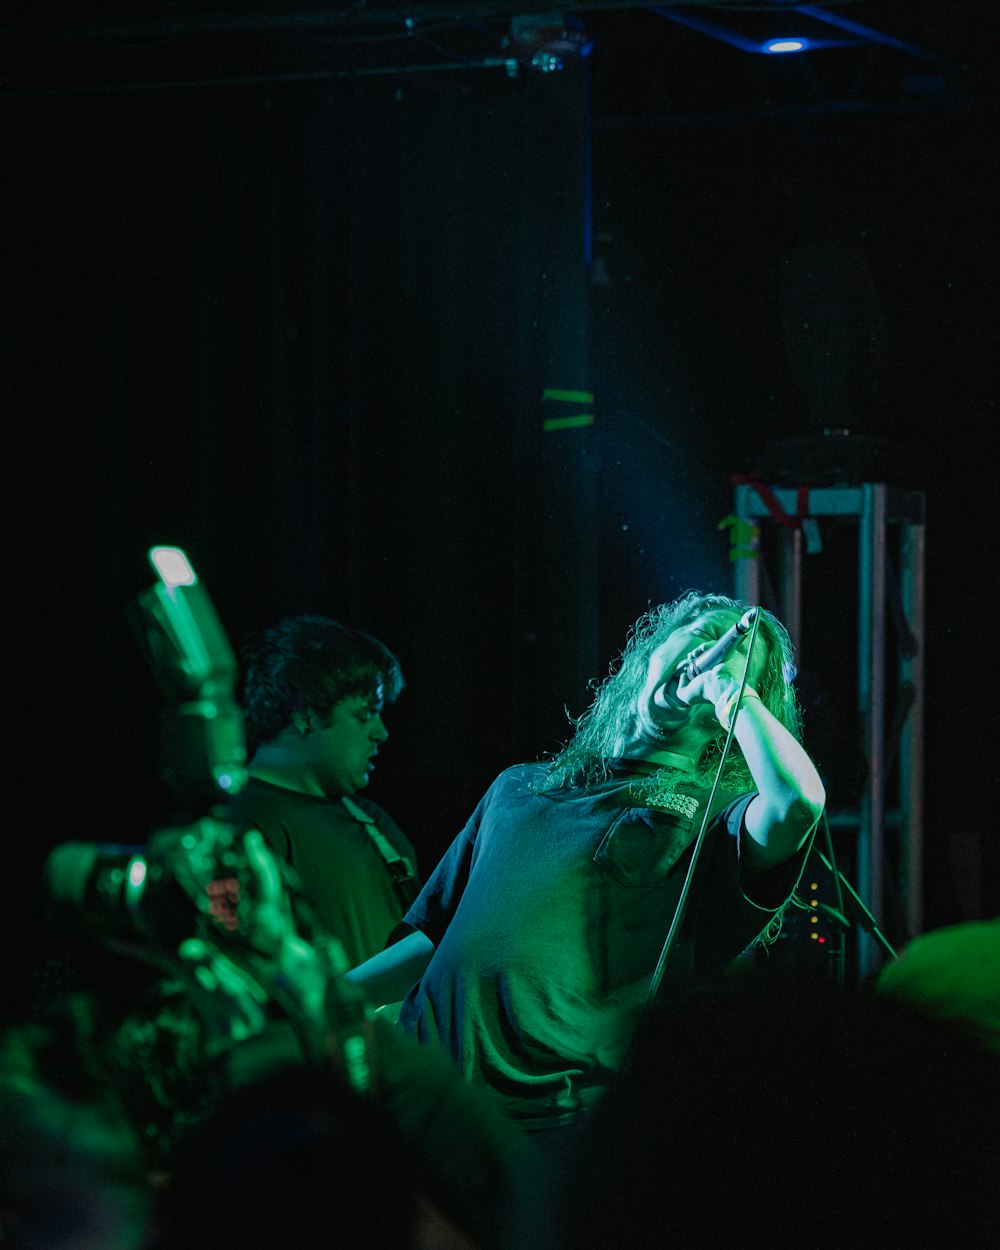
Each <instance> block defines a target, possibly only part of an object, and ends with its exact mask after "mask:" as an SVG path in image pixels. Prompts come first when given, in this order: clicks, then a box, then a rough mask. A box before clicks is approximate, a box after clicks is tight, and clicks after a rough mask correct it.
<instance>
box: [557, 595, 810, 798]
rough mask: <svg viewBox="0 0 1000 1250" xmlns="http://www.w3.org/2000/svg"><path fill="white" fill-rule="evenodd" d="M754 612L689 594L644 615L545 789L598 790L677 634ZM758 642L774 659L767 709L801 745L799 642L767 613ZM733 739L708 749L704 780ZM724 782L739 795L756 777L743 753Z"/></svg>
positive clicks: (765, 679) (722, 598)
mask: <svg viewBox="0 0 1000 1250" xmlns="http://www.w3.org/2000/svg"><path fill="white" fill-rule="evenodd" d="M749 606H750V605H749V604H747V603H744V602H742V600H739V599H731V598H729V596H728V595H717V594H701V593H699V592H698V591H694V590H689V591H688V592H687V593H686V594H684V595H681V597H680V598H678V599H675V600H673V602H671V603H661V604H659V605H658V606H657V607H655V608H651V609H650V610H649V611H648V612H646V613H644V614H643V615H642V616H641V617H640V618H639V619H638V620H637V621H636V623H635V624H634V625H633V626H632V629H631V630H630V631H629V636H628V641H627V642H626V645H625V649H624V650H623V651H622V653H621V655H619V656H618V658H617V659H616V660H615V661H614V663H613V664H612V666H611V672H610V674H609V676H608V677H606V678H605V679H604V680H603V681H602V682H601V683H600V684H599V685H597V683H594V684H595V685H596V686H597V693H596V695H595V697H594V701H593V703H592V704H591V705H590V707H589V708H588V709H587V710H586V711H585V712H584V713H583V715H582V716H580V717H579V718H577V719H576V720H575V721H574V722H573V724H574V725H575V727H576V733H575V734H574V735H573V737H572V738H571V739H570V741H569V742H568V743H567V744H566V746H564V747H563V749H562V750H561V751H560V752H559V753H558V754H557V755H555V756H554V757H553V758H552V760H551V761H550V762H549V766H548V768H547V770H546V773H545V777H544V779H543V781H542V782H541V783H540V788H542V789H545V790H551V789H557V788H558V787H560V786H564V785H586V784H587V783H588V782H598V781H600V780H602V779H603V778H604V777H605V776H606V773H607V767H608V761H610V760H614V759H615V758H617V757H618V756H619V755H620V754H621V744H622V741H623V740H624V737H625V735H626V733H627V731H628V728H629V726H630V724H631V721H632V718H633V717H634V715H635V708H636V701H637V700H638V697H639V692H640V691H641V690H642V687H643V683H644V682H645V680H646V672H647V669H648V667H649V659H650V656H651V655H652V654H653V652H654V651H655V650H656V648H657V647H659V646H661V645H662V644H663V643H664V642H666V641H667V639H668V638H669V637H670V635H671V634H672V633H674V631H675V630H678V629H680V628H682V627H683V626H685V625H688V624H690V623H691V622H692V621H694V620H696V619H697V618H698V617H700V616H703V615H705V614H706V613H711V612H718V613H724V614H727V615H728V616H731V617H732V618H733V619H734V620H735V619H737V618H739V617H740V616H742V615H743V613H744V612H745V611H746V610H747V608H748V607H749ZM759 620H760V624H759V626H758V640H757V642H756V643H755V646H760V647H763V648H764V649H765V651H766V653H767V658H766V662H765V665H764V670H763V672H762V674H761V677H760V680H759V682H758V685H757V693H758V694H759V695H760V697H761V699H762V701H763V703H764V705H765V707H766V708H767V709H768V711H769V712H771V714H772V715H773V716H775V717H776V718H777V719H778V720H779V721H780V722H781V724H782V725H784V726H785V728H786V729H787V730H788V731H789V732H790V733H792V734H793V735H794V736H795V737H796V738H800V737H801V732H802V719H801V713H800V710H799V705H798V701H797V699H796V697H795V691H794V688H793V686H792V680H793V678H794V676H795V666H794V664H793V649H792V642H791V639H790V638H789V636H788V631H787V630H786V629H785V627H784V626H783V625H782V624H781V622H780V621H779V620H778V619H777V618H776V617H775V616H773V615H772V614H771V613H770V612H768V611H766V610H764V609H761V612H760V617H759ZM724 740H725V734H724V732H723V731H722V729H721V728H720V730H719V734H718V736H717V737H716V738H715V739H713V741H712V742H710V743H709V744H708V746H707V747H706V748H705V752H704V754H703V755H702V758H701V760H700V761H699V769H700V772H701V773H702V774H705V773H710V772H711V770H712V768H713V767H714V765H716V764H717V763H718V759H719V755H720V754H721V751H722V744H723V742H724ZM724 780H725V781H726V783H727V784H728V785H729V786H730V787H732V788H739V787H740V786H741V785H745V784H747V783H748V781H749V772H748V770H747V767H746V763H745V761H744V759H743V756H742V755H741V754H740V752H739V750H738V749H736V750H732V751H731V754H730V756H729V761H728V764H727V768H726V772H725V777H724Z"/></svg>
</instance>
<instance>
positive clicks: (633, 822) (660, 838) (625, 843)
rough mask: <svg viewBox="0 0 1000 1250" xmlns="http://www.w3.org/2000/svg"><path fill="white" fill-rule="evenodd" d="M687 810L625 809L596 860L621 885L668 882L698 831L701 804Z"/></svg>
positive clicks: (651, 884)
mask: <svg viewBox="0 0 1000 1250" xmlns="http://www.w3.org/2000/svg"><path fill="white" fill-rule="evenodd" d="M689 807H690V809H691V810H690V814H688V813H687V812H686V811H685V812H666V811H659V810H657V811H652V810H650V809H648V808H634V809H632V810H630V811H627V812H623V813H622V814H621V815H620V816H619V817H618V818H617V820H616V821H615V822H614V824H613V825H611V827H610V828H609V829H608V831H607V833H606V834H605V835H604V837H603V839H602V840H601V844H600V846H598V848H597V850H596V852H595V853H594V863H595V864H596V865H597V866H598V867H599V868H600V869H601V870H602V871H603V872H606V873H607V874H608V876H610V877H612V878H613V879H614V880H615V881H617V882H618V884H619V885H624V886H628V887H631V888H645V889H648V888H650V887H656V886H662V885H666V883H667V881H668V879H669V878H670V875H671V872H672V870H673V868H674V866H675V865H676V863H677V861H678V860H679V859H680V858H681V856H682V855H683V854H684V852H685V851H686V850H687V849H688V847H689V846H690V845H691V844H692V842H694V840H695V837H696V835H697V832H698V829H697V818H698V814H699V811H700V806H699V805H698V803H697V802H696V801H692V802H691V803H690V804H689Z"/></svg>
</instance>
